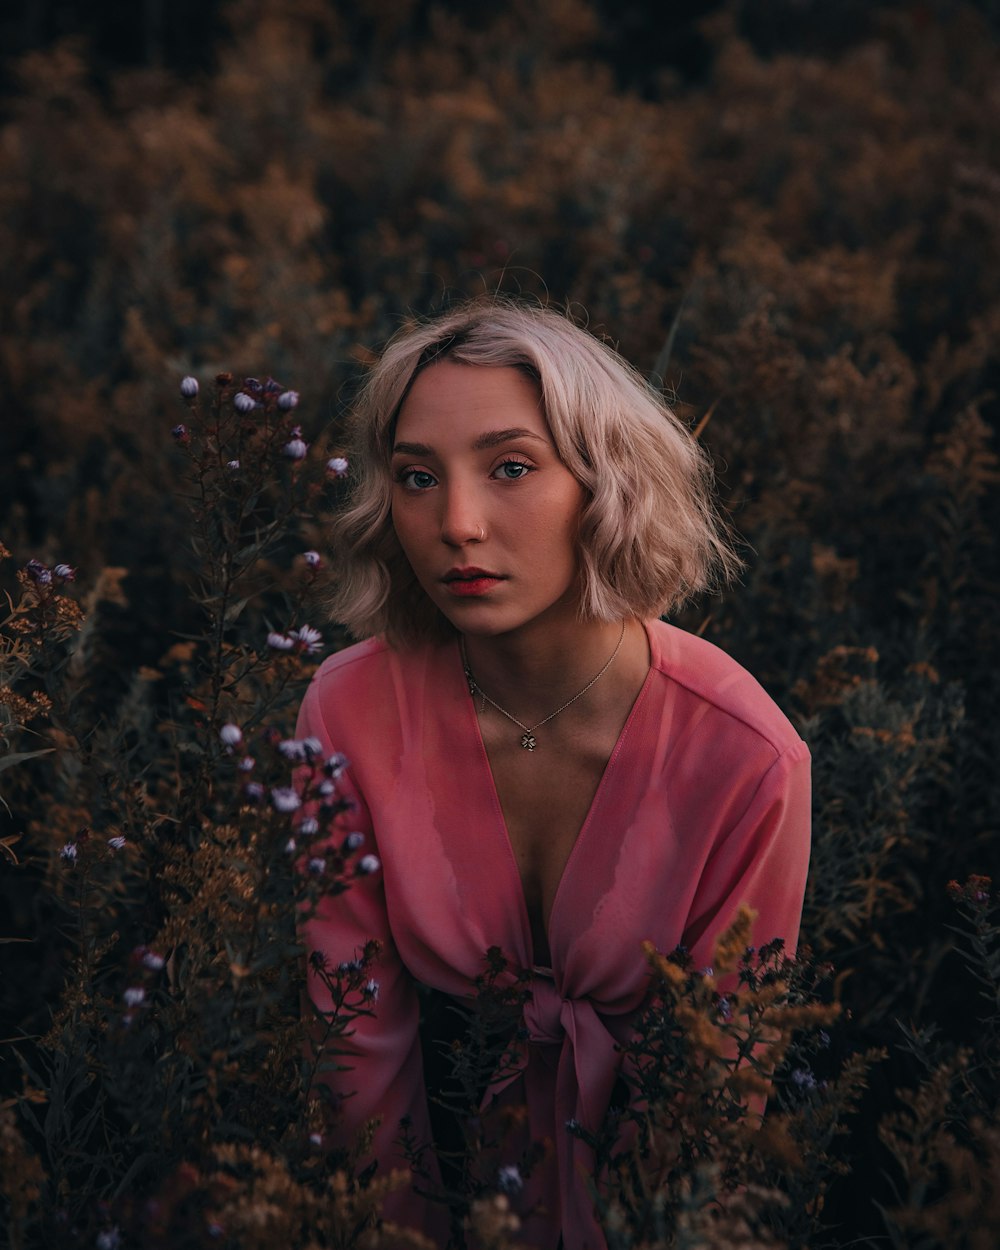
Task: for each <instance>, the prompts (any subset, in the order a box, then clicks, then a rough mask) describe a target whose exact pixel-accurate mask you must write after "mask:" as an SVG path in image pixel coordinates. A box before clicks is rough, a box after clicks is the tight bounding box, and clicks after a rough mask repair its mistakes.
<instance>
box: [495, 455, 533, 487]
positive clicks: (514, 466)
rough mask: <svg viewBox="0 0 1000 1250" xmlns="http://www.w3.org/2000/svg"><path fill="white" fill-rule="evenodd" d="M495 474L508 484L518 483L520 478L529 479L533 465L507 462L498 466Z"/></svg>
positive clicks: (512, 461)
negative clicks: (504, 479)
mask: <svg viewBox="0 0 1000 1250" xmlns="http://www.w3.org/2000/svg"><path fill="white" fill-rule="evenodd" d="M495 472H496V473H498V474H499V475H500V477H501V478H506V480H507V481H508V482H516V481H517V480H518V479H519V478H522V477H527V475H528V474H529V473H530V472H531V465H530V464H523V463H522V462H521V461H520V460H505V461H504V462H503V464H501V465H498V466H497V468H496V470H495Z"/></svg>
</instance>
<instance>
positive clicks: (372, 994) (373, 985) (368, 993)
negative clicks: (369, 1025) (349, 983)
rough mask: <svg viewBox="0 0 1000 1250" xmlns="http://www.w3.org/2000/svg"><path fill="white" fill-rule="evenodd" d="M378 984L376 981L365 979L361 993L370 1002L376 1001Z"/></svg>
mask: <svg viewBox="0 0 1000 1250" xmlns="http://www.w3.org/2000/svg"><path fill="white" fill-rule="evenodd" d="M378 991H379V984H378V982H377V981H374V980H373V981H366V982H365V984H364V987H363V988H362V990H361V993H362V994H363V995H364V996H365V998H366V999H367V1000H368V1001H369V1002H370V1003H377V1002H378Z"/></svg>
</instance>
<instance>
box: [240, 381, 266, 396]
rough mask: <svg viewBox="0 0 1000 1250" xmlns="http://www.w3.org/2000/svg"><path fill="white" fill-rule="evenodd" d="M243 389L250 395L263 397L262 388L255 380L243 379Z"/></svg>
mask: <svg viewBox="0 0 1000 1250" xmlns="http://www.w3.org/2000/svg"><path fill="white" fill-rule="evenodd" d="M243 389H244V390H245V391H249V392H250V393H251V394H252V395H263V393H264V387H263V386H262V385H261V383H260V382H258V380H257V379H256V378H244V379H243Z"/></svg>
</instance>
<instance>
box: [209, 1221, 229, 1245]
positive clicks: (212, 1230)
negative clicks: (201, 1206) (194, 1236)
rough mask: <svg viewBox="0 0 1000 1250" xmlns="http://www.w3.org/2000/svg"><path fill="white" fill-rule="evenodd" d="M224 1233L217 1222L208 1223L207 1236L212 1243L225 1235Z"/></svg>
mask: <svg viewBox="0 0 1000 1250" xmlns="http://www.w3.org/2000/svg"><path fill="white" fill-rule="evenodd" d="M225 1231H226V1230H225V1229H224V1228H223V1227H222V1225H221V1224H220V1223H219V1221H218V1220H209V1221H208V1235H209V1237H211V1238H212V1240H213V1241H217V1240H218V1239H219V1238H220V1237H222V1236H223V1235H224V1234H225Z"/></svg>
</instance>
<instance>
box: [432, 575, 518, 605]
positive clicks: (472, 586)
mask: <svg viewBox="0 0 1000 1250" xmlns="http://www.w3.org/2000/svg"><path fill="white" fill-rule="evenodd" d="M442 580H443V582H444V585H445V589H446V590H448V591H449V592H450V593H451V594H453V595H456V596H457V597H458V598H460V599H466V598H470V597H475V596H476V595H485V594H486V593H487V592H488V591H490V590H492V589H493V587H494V586H499V584H500V583H501V582H502V581H504V578H502V577H501V576H500V575H499V574H497V573H489V572H487V571H486V570H485V569H460V570H459V569H455V570H452V571H451V572H449V573H446V574H445V575H444V578H443V579H442Z"/></svg>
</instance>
